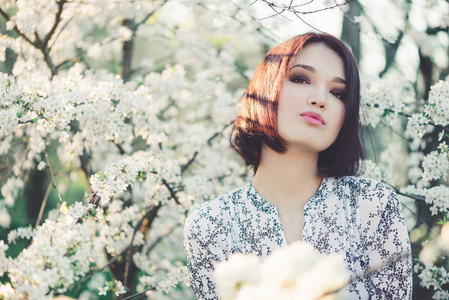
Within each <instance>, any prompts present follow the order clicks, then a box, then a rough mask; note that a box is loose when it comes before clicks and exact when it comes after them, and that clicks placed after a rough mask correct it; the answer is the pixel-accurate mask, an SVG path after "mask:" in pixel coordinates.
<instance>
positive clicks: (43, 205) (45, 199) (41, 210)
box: [34, 182, 52, 227]
mask: <svg viewBox="0 0 449 300" xmlns="http://www.w3.org/2000/svg"><path fill="white" fill-rule="evenodd" d="M51 186H52V183H51V182H50V183H49V184H48V188H47V191H46V192H45V196H44V200H42V204H41V209H40V210H39V216H38V217H37V220H36V224H35V225H34V227H37V226H39V223H40V222H41V219H42V215H43V214H44V210H45V205H46V204H47V199H48V197H49V196H50V192H51Z"/></svg>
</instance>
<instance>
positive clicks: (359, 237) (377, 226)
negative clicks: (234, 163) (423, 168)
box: [184, 176, 412, 300]
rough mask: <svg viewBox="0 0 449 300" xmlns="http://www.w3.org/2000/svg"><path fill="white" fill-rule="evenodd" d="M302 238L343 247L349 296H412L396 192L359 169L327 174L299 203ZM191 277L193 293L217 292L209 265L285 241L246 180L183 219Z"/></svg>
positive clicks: (325, 249) (272, 212)
mask: <svg viewBox="0 0 449 300" xmlns="http://www.w3.org/2000/svg"><path fill="white" fill-rule="evenodd" d="M302 239H303V241H305V242H309V243H311V244H312V245H313V246H314V247H315V248H316V249H318V250H319V251H320V252H321V253H341V254H343V255H344V257H345V261H346V264H347V267H348V269H349V270H350V272H351V279H352V281H351V283H350V284H349V287H348V291H349V297H348V299H363V300H364V299H401V300H403V299H411V297H412V295H411V294H412V293H411V290H412V261H411V250H410V241H409V238H408V232H407V228H406V225H405V222H404V217H403V214H402V210H401V204H400V202H399V201H398V198H397V196H396V194H395V193H394V192H393V191H392V190H391V189H390V188H388V187H386V186H385V185H383V184H381V183H378V182H376V181H373V180H369V179H364V178H360V177H349V176H348V177H341V178H333V177H329V178H325V179H324V180H323V182H322V184H321V186H320V188H319V189H318V191H317V193H316V194H315V195H314V196H313V198H312V199H311V200H310V201H309V202H307V203H306V205H305V207H304V225H303V232H302ZM184 246H185V250H186V255H187V266H188V270H189V274H190V282H191V286H192V289H193V292H194V294H195V297H196V298H197V299H218V298H217V295H216V292H215V284H214V280H213V277H212V271H213V270H214V266H215V264H216V263H217V262H220V261H223V260H226V259H227V258H228V256H229V255H230V254H232V253H236V252H242V253H247V254H254V255H257V256H259V257H260V258H261V259H264V258H265V257H266V256H267V255H269V254H270V253H271V252H272V251H273V250H275V249H277V248H279V247H286V246H287V241H286V238H285V235H284V232H283V229H282V226H281V223H280V220H279V217H278V213H277V209H276V206H274V205H273V204H271V203H269V202H267V201H265V200H264V199H262V197H261V196H260V195H259V194H258V193H257V192H256V190H255V189H254V187H253V186H252V184H251V183H249V184H248V185H246V186H245V187H242V188H240V189H237V190H235V191H232V192H229V193H227V194H225V195H223V196H221V197H219V198H217V199H214V200H211V201H209V202H206V203H203V204H202V205H201V206H200V207H198V208H197V209H196V210H195V211H194V212H193V213H192V214H191V215H190V216H189V217H188V218H187V221H186V224H185V227H184Z"/></svg>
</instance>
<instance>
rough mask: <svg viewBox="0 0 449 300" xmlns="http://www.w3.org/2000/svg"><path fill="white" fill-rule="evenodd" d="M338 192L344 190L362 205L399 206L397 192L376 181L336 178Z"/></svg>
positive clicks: (356, 177)
mask: <svg viewBox="0 0 449 300" xmlns="http://www.w3.org/2000/svg"><path fill="white" fill-rule="evenodd" d="M335 182H336V184H335V187H336V188H337V190H343V191H344V193H345V194H347V195H350V196H351V198H355V199H357V200H358V202H359V203H360V204H363V203H367V204H368V203H371V204H374V205H378V206H381V207H385V206H386V205H387V204H398V203H399V201H398V199H397V195H396V192H395V191H394V190H393V189H392V188H391V187H389V186H388V185H386V184H384V183H382V182H379V181H377V180H374V179H370V178H364V177H360V176H344V177H339V178H335Z"/></svg>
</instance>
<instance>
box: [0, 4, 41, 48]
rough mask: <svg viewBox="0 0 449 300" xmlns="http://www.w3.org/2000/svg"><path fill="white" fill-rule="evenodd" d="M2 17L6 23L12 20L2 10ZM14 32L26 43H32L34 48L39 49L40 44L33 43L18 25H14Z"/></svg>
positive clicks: (0, 11) (0, 12)
mask: <svg viewBox="0 0 449 300" xmlns="http://www.w3.org/2000/svg"><path fill="white" fill-rule="evenodd" d="M0 15H2V17H3V18H4V19H5V20H6V22H9V21H11V18H10V17H9V16H8V14H7V13H6V12H5V11H4V10H3V9H1V8H0ZM13 30H14V31H15V32H16V33H17V34H18V35H20V36H21V37H22V38H23V39H24V40H25V41H27V42H28V43H30V44H31V45H33V46H34V47H36V48H38V44H37V43H36V42H33V41H32V40H30V39H29V38H28V37H27V36H26V35H25V34H23V33H22V32H21V31H20V30H19V28H18V27H17V25H14V27H13Z"/></svg>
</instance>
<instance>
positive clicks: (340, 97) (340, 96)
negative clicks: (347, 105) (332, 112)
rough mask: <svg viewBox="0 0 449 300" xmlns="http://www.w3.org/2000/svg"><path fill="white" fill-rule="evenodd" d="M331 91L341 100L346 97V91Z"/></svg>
mask: <svg viewBox="0 0 449 300" xmlns="http://www.w3.org/2000/svg"><path fill="white" fill-rule="evenodd" d="M330 93H331V94H332V95H333V96H334V97H335V98H338V99H340V100H344V98H345V95H344V93H343V92H341V91H331V92H330Z"/></svg>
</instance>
